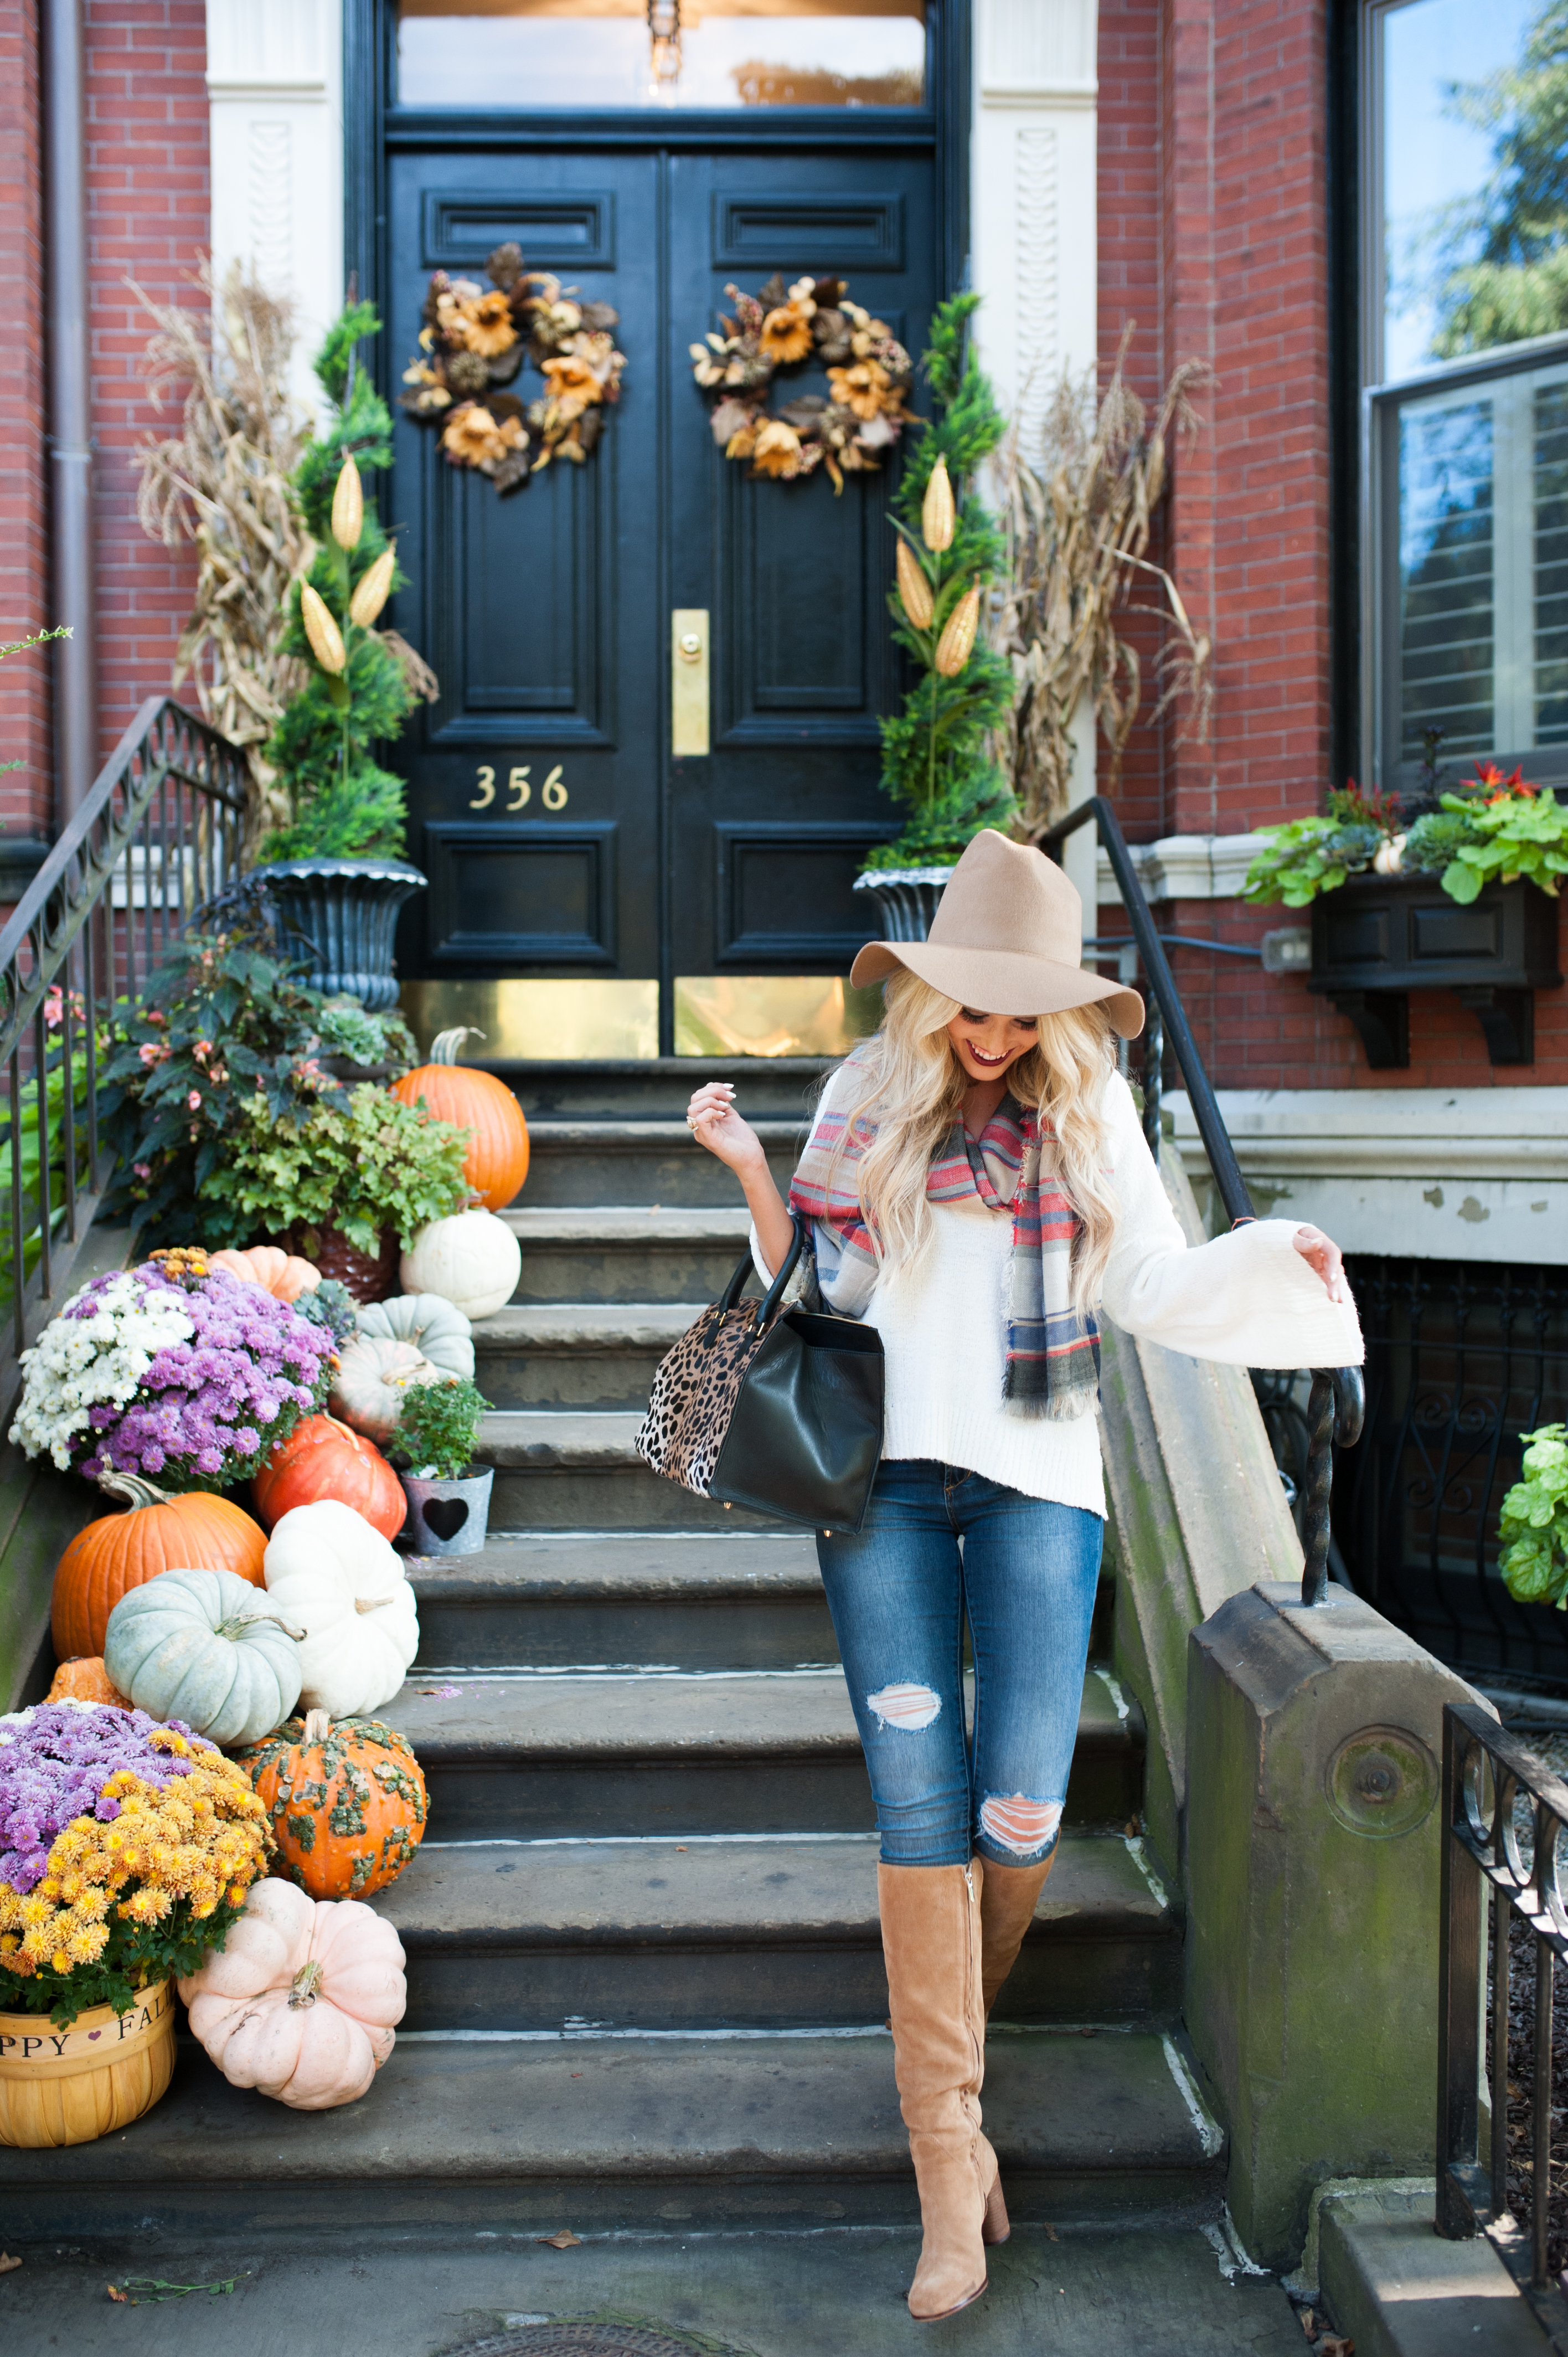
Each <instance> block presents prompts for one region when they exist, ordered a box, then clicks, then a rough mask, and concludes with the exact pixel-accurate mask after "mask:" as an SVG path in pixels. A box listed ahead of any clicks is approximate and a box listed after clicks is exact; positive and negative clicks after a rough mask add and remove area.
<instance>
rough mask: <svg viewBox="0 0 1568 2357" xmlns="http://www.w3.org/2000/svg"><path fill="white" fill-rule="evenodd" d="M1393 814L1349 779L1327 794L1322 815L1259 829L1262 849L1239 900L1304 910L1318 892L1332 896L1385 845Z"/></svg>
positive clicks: (1393, 804)
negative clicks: (1276, 903)
mask: <svg viewBox="0 0 1568 2357" xmlns="http://www.w3.org/2000/svg"><path fill="white" fill-rule="evenodd" d="M1398 809H1399V804H1398V802H1397V801H1395V800H1393V799H1392V798H1391V797H1385V796H1383V795H1381V794H1379V793H1377V792H1375V791H1374V792H1372V793H1368V794H1364V793H1363V792H1362V791H1361V790H1360V788H1359V786H1358V785H1357V783H1356V781H1355V780H1354V778H1352V779H1351V780H1350V782H1349V784H1348V786H1340V787H1336V788H1335V789H1334V790H1333V791H1331V792H1330V794H1329V797H1328V809H1327V812H1326V813H1314V814H1313V816H1312V817H1310V818H1294V819H1287V820H1286V821H1285V823H1283V825H1282V826H1264V827H1260V828H1259V830H1258V832H1259V834H1261V835H1262V837H1263V838H1264V842H1265V844H1266V846H1267V847H1266V848H1265V849H1264V850H1262V851H1260V852H1259V853H1258V854H1257V856H1256V857H1255V858H1254V859H1253V861H1252V864H1251V866H1250V867H1249V868H1248V870H1247V880H1246V882H1245V884H1244V885H1243V886H1242V891H1243V893H1244V895H1245V897H1246V898H1247V899H1249V900H1256V901H1260V902H1263V903H1267V902H1270V901H1273V900H1283V902H1284V904H1285V907H1286V908H1287V909H1305V907H1306V906H1307V904H1308V903H1309V902H1310V901H1312V900H1315V899H1316V898H1317V895H1318V894H1319V892H1333V891H1336V890H1337V888H1338V887H1339V886H1340V885H1341V884H1343V883H1344V882H1345V880H1346V878H1347V877H1349V876H1359V875H1361V874H1362V873H1363V872H1364V870H1366V869H1367V868H1369V867H1370V866H1371V865H1372V862H1373V860H1374V859H1375V858H1376V857H1377V856H1378V853H1379V852H1380V850H1381V849H1382V847H1383V845H1384V844H1385V843H1388V842H1390V841H1391V839H1392V836H1393V829H1394V820H1395V817H1396V814H1397V812H1398Z"/></svg>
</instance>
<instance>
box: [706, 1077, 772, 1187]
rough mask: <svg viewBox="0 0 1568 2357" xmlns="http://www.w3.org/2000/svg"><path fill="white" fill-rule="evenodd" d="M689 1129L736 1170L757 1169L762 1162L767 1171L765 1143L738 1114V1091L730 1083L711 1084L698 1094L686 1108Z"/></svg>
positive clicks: (710, 1150) (722, 1160) (710, 1151)
mask: <svg viewBox="0 0 1568 2357" xmlns="http://www.w3.org/2000/svg"><path fill="white" fill-rule="evenodd" d="M686 1126H687V1128H688V1129H689V1130H691V1132H692V1134H693V1136H694V1137H695V1138H696V1141H697V1143H698V1145H699V1146H706V1147H707V1149H708V1152H709V1153H710V1154H716V1155H717V1157H718V1158H719V1160H720V1161H721V1162H724V1163H727V1164H728V1166H729V1168H731V1169H732V1170H736V1171H746V1170H755V1169H756V1168H757V1165H758V1164H759V1163H760V1164H761V1165H762V1167H763V1168H767V1164H768V1157H767V1156H766V1154H765V1153H764V1152H763V1150H762V1140H761V1139H760V1138H759V1137H758V1136H757V1132H756V1131H755V1130H754V1129H753V1128H752V1127H751V1126H750V1125H749V1124H748V1123H746V1122H744V1121H742V1119H741V1117H740V1115H739V1114H737V1113H736V1109H735V1091H734V1089H733V1088H731V1086H730V1084H729V1082H727V1081H709V1082H706V1083H705V1085H704V1086H703V1087H702V1088H700V1089H698V1090H696V1091H695V1092H694V1093H693V1098H692V1102H691V1103H690V1104H689V1105H688V1106H687V1107H686Z"/></svg>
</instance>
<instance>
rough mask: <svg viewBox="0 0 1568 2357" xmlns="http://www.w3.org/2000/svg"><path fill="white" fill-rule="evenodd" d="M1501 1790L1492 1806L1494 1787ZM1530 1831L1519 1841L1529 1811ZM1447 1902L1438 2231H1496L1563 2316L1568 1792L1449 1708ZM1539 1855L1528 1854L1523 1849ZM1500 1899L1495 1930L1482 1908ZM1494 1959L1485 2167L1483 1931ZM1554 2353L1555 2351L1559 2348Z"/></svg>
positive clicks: (1456, 1707)
mask: <svg viewBox="0 0 1568 2357" xmlns="http://www.w3.org/2000/svg"><path fill="white" fill-rule="evenodd" d="M1487 1784H1489V1785H1490V1786H1491V1795H1490V1800H1489V1802H1488V1799H1487V1790H1486V1787H1487ZM1520 1803H1525V1804H1527V1806H1528V1809H1529V1813H1530V1831H1529V1834H1528V1835H1527V1836H1526V1837H1525V1840H1524V1841H1523V1842H1521V1839H1520V1823H1519V1807H1520ZM1441 1805H1442V1812H1443V1815H1442V1842H1443V1867H1442V1897H1441V1902H1440V1904H1441V1910H1442V1912H1441V1919H1440V1922H1439V1930H1438V1950H1437V1973H1438V1981H1437V2231H1438V2233H1440V2234H1443V2235H1445V2236H1447V2237H1448V2239H1449V2240H1450V2241H1454V2242H1462V2241H1465V2240H1466V2239H1467V2238H1468V2237H1469V2236H1470V2235H1472V2234H1476V2233H1481V2232H1483V2231H1484V2232H1485V2233H1487V2235H1488V2236H1489V2237H1490V2239H1491V2242H1492V2244H1493V2247H1494V2248H1495V2249H1497V2250H1498V2251H1499V2252H1500V2254H1501V2255H1502V2257H1503V2259H1504V2260H1505V2262H1506V2263H1507V2264H1508V2265H1509V2267H1510V2269H1511V2271H1512V2272H1513V2274H1514V2276H1515V2279H1516V2281H1519V2282H1520V2286H1521V2288H1528V2289H1530V2290H1531V2291H1533V2292H1535V2293H1537V2294H1542V2293H1544V2294H1548V2295H1549V2298H1548V2306H1549V2308H1550V2309H1551V2310H1552V2312H1553V2315H1554V2318H1555V2319H1560V2318H1561V2315H1562V2309H1561V2307H1560V2305H1559V2302H1558V2298H1557V2294H1556V2291H1555V2289H1553V2288H1552V2276H1551V2270H1550V2267H1549V2265H1548V2255H1547V2240H1548V2232H1549V2228H1550V2224H1551V2215H1550V2213H1551V2201H1552V1993H1553V1992H1552V1976H1553V1968H1554V1965H1555V1964H1556V1963H1557V1962H1558V1961H1559V1960H1568V1914H1565V1913H1564V1903H1563V1891H1562V1889H1561V1887H1560V1877H1561V1874H1562V1859H1563V1850H1564V1846H1568V1784H1564V1782H1563V1779H1562V1778H1561V1777H1560V1776H1556V1775H1554V1774H1553V1773H1552V1770H1551V1769H1550V1768H1549V1767H1548V1766H1547V1764H1546V1762H1545V1760H1538V1759H1537V1758H1536V1756H1535V1754H1534V1753H1533V1752H1532V1751H1529V1750H1527V1749H1525V1746H1524V1745H1523V1744H1522V1743H1520V1742H1519V1741H1518V1740H1517V1739H1516V1738H1514V1737H1512V1736H1510V1735H1507V1734H1505V1733H1504V1731H1503V1729H1502V1728H1501V1727H1499V1726H1498V1722H1497V1720H1496V1719H1495V1718H1494V1717H1492V1715H1491V1713H1490V1712H1489V1711H1487V1710H1480V1709H1477V1707H1476V1706H1474V1705H1473V1704H1459V1703H1448V1704H1446V1705H1445V1706H1444V1712H1443V1798H1442V1804H1441ZM1527 1848H1528V1856H1527V1854H1526V1851H1527ZM1488 1890H1489V1893H1490V1897H1491V1902H1492V1903H1491V1909H1490V1917H1491V1920H1490V1922H1489V1923H1487V1922H1486V1921H1485V1918H1484V1915H1483V1910H1482V1900H1483V1897H1484V1896H1485V1895H1486V1894H1487V1892H1488ZM1515 1922H1520V1923H1523V1924H1528V1926H1529V1927H1530V1932H1531V1933H1532V1934H1533V1945H1534V1949H1535V1956H1534V1963H1535V1974H1534V1980H1535V1989H1534V1998H1535V2004H1534V2013H1535V2029H1534V2059H1535V2068H1534V2074H1533V2086H1532V2088H1531V2090H1530V2098H1531V2100H1530V2110H1531V2121H1530V2126H1531V2131H1532V2136H1531V2142H1532V2157H1531V2158H1530V2160H1529V2161H1527V2162H1526V2163H1525V2167H1526V2169H1528V2170H1529V2172H1530V2251H1529V2259H1528V2263H1527V2261H1526V2256H1525V2250H1524V2236H1523V2234H1522V2233H1521V2232H1520V2228H1519V2227H1518V2226H1517V2225H1516V2224H1515V2223H1514V2222H1513V2219H1512V2218H1511V2216H1510V2213H1509V2201H1508V2168H1509V2094H1510V2093H1511V2092H1517V2089H1518V2083H1517V2081H1510V2079H1509V2014H1510V2009H1511V2008H1510V2004H1509V1998H1510V1994H1511V1982H1512V1974H1511V1971H1510V1961H1511V1960H1510V1956H1509V1930H1510V1928H1511V1926H1512V1925H1513V1924H1514V1923H1515ZM1484 1932H1485V1933H1486V1934H1488V1935H1489V1937H1488V1938H1487V1943H1486V1944H1487V1945H1489V1947H1490V1950H1491V1964H1492V1970H1491V1996H1490V2004H1489V2007H1487V2008H1486V2009H1485V2012H1489V2015H1490V2025H1489V2026H1490V2030H1491V2044H1492V2072H1491V2089H1490V2093H1491V2155H1490V2163H1491V2165H1490V2167H1489V2169H1488V2168H1487V2166H1486V2165H1485V2164H1484V2163H1483V2162H1482V2159H1481V2079H1482V2074H1483V2072H1484V2069H1485V2049H1484V2046H1483V2042H1482V2025H1483V2020H1484V2018H1485V2012H1484V2010H1483V2006H1482V1997H1483V1995H1484V1985H1483V1979H1482V1965H1481V1958H1482V1951H1483V1933H1484ZM1553 2345H1554V2346H1555V2345H1556V2344H1555V2342H1554V2343H1553Z"/></svg>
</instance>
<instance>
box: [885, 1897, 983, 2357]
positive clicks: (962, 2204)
mask: <svg viewBox="0 0 1568 2357" xmlns="http://www.w3.org/2000/svg"><path fill="white" fill-rule="evenodd" d="M982 1878H983V1867H982V1863H981V1861H980V1859H979V1858H975V1859H974V1860H973V1861H972V1865H971V1866H969V1867H962V1866H878V1867H877V1869H876V1897H877V1904H878V1906H879V1908H880V1910H881V1915H882V1953H883V1955H884V1956H885V1958H886V1964H887V1988H888V1995H889V1997H890V1999H891V2008H892V2010H891V2018H892V2023H893V2048H894V2069H895V2073H896V2075H897V2082H898V2094H899V2100H900V2104H901V2106H902V2109H903V2115H904V2125H905V2126H906V2127H907V2128H908V2131H909V2153H910V2158H912V2159H913V2161H914V2164H915V2177H916V2180H917V2182H918V2186H919V2189H920V2224H921V2228H922V2230H923V2233H924V2237H925V2240H924V2245H923V2247H922V2249H921V2252H920V2264H919V2266H918V2267H917V2268H916V2270H915V2280H914V2282H913V2284H912V2285H911V2286H910V2287H909V2313H910V2315H911V2316H912V2317H914V2318H915V2319H917V2321H918V2322H920V2323H932V2322H934V2321H935V2319H937V2318H938V2317H941V2316H950V2315H952V2313H953V2312H954V2310H955V2309H961V2308H967V2307H968V2305H969V2303H970V2301H971V2300H972V2299H978V2298H979V2297H980V2295H981V2293H982V2292H983V2290H984V2289H985V2252H984V2248H983V2244H984V2243H986V2242H993V2243H999V2242H1003V2241H1004V2240H1005V2239H1006V2235H1007V2232H1008V2227H1007V2212H1006V2210H1005V2208H1004V2204H1003V2201H1002V2188H1001V2183H1000V2180H999V2179H998V2177H997V2172H996V2156H995V2154H994V2153H993V2151H992V2149H991V2147H990V2145H989V2144H988V2143H987V2142H986V2140H985V2137H984V2136H983V2135H982V2134H981V2128H980V2085H981V2080H982V2078H983V2075H984V2070H985V2014H984V2009H983V2005H982V2003H981V1994H980V1887H981V1882H982Z"/></svg>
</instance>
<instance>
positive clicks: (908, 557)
mask: <svg viewBox="0 0 1568 2357" xmlns="http://www.w3.org/2000/svg"><path fill="white" fill-rule="evenodd" d="M979 301H980V297H979V296H977V295H955V296H951V297H950V299H949V300H948V301H947V302H945V303H942V304H940V305H939V306H938V307H937V311H936V315H935V317H934V318H933V319H932V322H931V342H930V349H929V351H928V352H927V353H926V354H925V356H924V358H923V360H922V362H921V366H922V368H923V369H924V371H925V373H926V377H927V379H928V381H929V384H930V388H931V393H932V396H933V400H934V402H935V414H934V416H933V417H932V419H931V421H930V423H929V425H928V426H927V427H926V430H925V432H924V433H923V434H922V435H921V436H920V437H919V440H918V443H917V445H916V447H915V449H914V452H913V454H912V456H911V457H910V459H909V461H908V465H907V466H906V467H905V468H904V472H903V476H902V478H901V479H900V481H899V484H898V488H897V491H896V492H895V493H894V495H893V514H894V529H895V530H896V531H897V534H898V549H897V565H898V573H897V580H898V586H897V589H896V590H895V591H894V592H893V594H892V596H891V597H889V599H888V608H889V610H890V612H891V613H892V615H893V619H894V635H895V637H896V638H897V641H898V643H899V645H900V646H902V647H903V648H904V650H905V651H906V652H907V653H908V655H909V656H910V657H911V658H912V660H913V661H914V662H915V664H916V665H917V666H918V671H919V673H920V676H919V678H918V681H917V683H916V684H915V686H914V687H913V688H912V689H911V690H910V692H909V694H908V696H907V697H906V699H905V705H904V709H903V711H902V712H900V713H896V714H894V715H892V716H890V717H888V718H886V719H885V720H884V721H883V722H882V784H883V789H884V791H886V793H887V794H889V795H890V796H891V797H892V799H893V800H894V801H895V802H899V803H901V804H902V805H903V806H904V808H905V810H906V811H907V812H908V819H907V821H906V823H905V826H904V830H903V833H902V834H900V835H899V836H898V837H897V841H895V842H893V843H885V844H882V845H878V847H877V848H876V850H875V851H874V852H873V853H872V854H871V856H870V858H869V859H868V860H867V861H866V865H865V872H864V873H863V874H862V875H860V876H859V877H856V879H855V889H856V891H858V892H866V893H869V894H870V896H871V898H872V899H873V900H874V901H875V904H876V908H877V911H878V914H879V915H880V917H881V920H882V928H883V934H884V938H885V939H886V940H888V941H923V940H924V938H925V935H926V931H927V928H928V927H929V923H930V920H931V918H932V916H933V915H934V914H935V912H936V906H937V902H938V900H939V899H940V897H941V890H942V887H943V886H944V885H945V883H946V882H947V879H948V877H950V875H951V873H952V870H953V866H954V863H955V862H956V861H957V860H958V858H959V857H960V856H961V853H962V851H963V848H964V845H966V844H967V843H968V842H969V841H970V840H971V839H972V837H973V836H974V835H976V834H979V833H980V831H981V829H982V828H983V827H987V826H994V827H999V828H1000V829H1001V830H1002V831H1003V832H1004V833H1006V832H1007V831H1008V830H1009V829H1010V828H1011V826H1012V824H1013V821H1014V818H1015V803H1014V800H1013V795H1012V791H1011V790H1010V788H1009V786H1008V784H1007V780H1006V778H1005V776H1004V773H1003V771H1002V770H1001V768H1000V767H999V765H998V763H997V762H996V760H995V759H993V753H992V743H993V737H994V735H995V732H996V731H997V730H998V729H1000V728H1001V727H1002V726H1004V723H1005V721H1006V718H1007V714H1008V711H1009V709H1010V707H1011V705H1012V700H1013V674H1012V670H1011V667H1010V665H1009V664H1008V662H1007V660H1006V658H1005V656H1004V655H1001V654H999V653H998V652H997V651H996V650H995V649H994V648H993V647H991V646H989V645H987V644H986V643H985V641H984V640H983V639H982V638H981V637H980V635H979V626H980V608H981V599H982V596H983V592H984V591H985V589H986V588H987V587H989V586H990V584H991V583H992V582H993V581H994V580H995V579H996V578H997V576H998V574H999V572H1000V569H1001V564H1002V540H1001V535H1000V533H998V531H997V528H996V522H995V519H994V518H993V516H992V515H991V514H990V513H989V511H987V510H986V509H985V508H984V507H983V506H982V505H981V503H980V501H979V500H977V499H975V498H974V497H973V495H972V492H971V490H970V489H969V483H970V479H971V478H972V475H973V473H974V471H975V469H976V468H977V467H979V465H980V464H981V462H982V460H983V459H984V458H986V457H989V456H990V454H991V452H992V451H993V450H994V449H995V448H996V447H997V446H998V444H999V443H1000V442H1001V440H1002V438H1003V436H1004V433H1005V431H1006V421H1005V420H1004V417H1003V415H1002V413H1001V411H1000V410H999V409H998V408H997V406H996V402H995V399H994V396H993V393H992V390H991V383H990V380H989V379H988V378H987V376H986V375H985V372H984V371H983V369H982V368H981V366H980V362H979V360H978V358H977V357H976V355H975V352H974V350H973V348H972V346H971V345H969V343H968V339H967V336H966V332H965V330H966V327H967V323H968V321H969V318H970V317H971V315H972V312H973V311H974V309H975V307H976V306H977V305H978V303H979Z"/></svg>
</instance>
